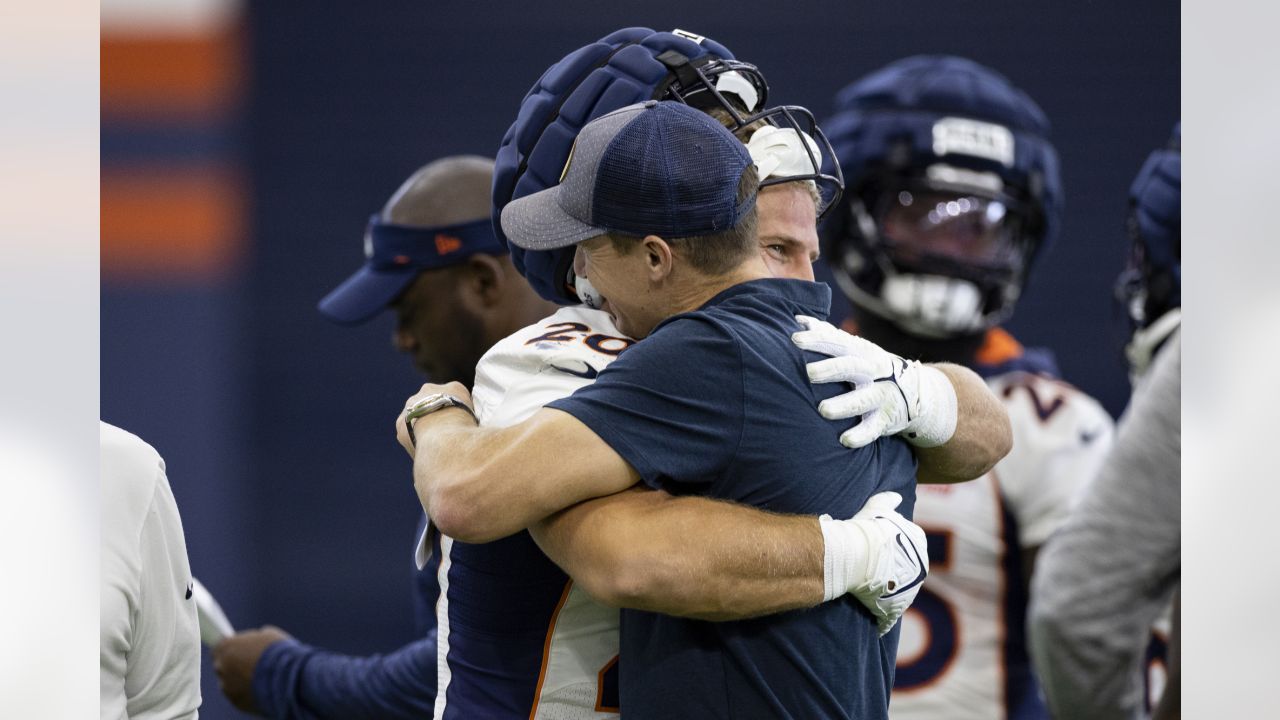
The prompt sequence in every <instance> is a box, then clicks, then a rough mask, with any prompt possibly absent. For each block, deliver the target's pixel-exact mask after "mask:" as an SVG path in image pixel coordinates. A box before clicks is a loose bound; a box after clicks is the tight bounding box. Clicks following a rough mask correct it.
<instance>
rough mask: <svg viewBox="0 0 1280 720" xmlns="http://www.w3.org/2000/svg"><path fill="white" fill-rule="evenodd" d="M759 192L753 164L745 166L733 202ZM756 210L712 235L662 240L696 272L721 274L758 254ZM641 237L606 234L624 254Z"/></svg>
mask: <svg viewBox="0 0 1280 720" xmlns="http://www.w3.org/2000/svg"><path fill="white" fill-rule="evenodd" d="M759 189H760V180H759V178H758V177H757V175H756V168H755V166H754V165H748V166H747V168H746V170H744V171H743V172H742V177H741V178H740V179H739V180H738V195H737V202H738V203H739V204H741V203H742V202H744V201H746V200H747V199H748V198H750V197H751V196H752V195H755V194H756V193H757V192H758V191H759ZM756 226H757V217H756V207H755V205H754V204H753V205H752V206H751V209H750V210H749V211H747V213H746V214H744V215H743V216H742V219H741V220H739V221H738V224H737V225H735V226H733V227H732V228H729V229H728V230H725V231H724V232H720V233H715V234H713V235H696V236H690V237H682V238H663V240H665V241H666V242H667V244H668V245H670V246H671V249H672V250H674V251H675V252H676V253H677V254H679V255H680V256H681V257H683V258H684V259H685V260H686V261H688V263H689V264H690V265H692V266H693V267H694V268H695V269H696V270H698V272H701V273H703V274H706V275H723V274H725V273H727V272H729V271H730V270H733V269H734V268H736V267H738V266H739V265H741V264H742V262H743V261H744V260H746V259H747V258H749V257H751V256H752V255H754V254H756V253H758V252H760V248H759V246H758V245H757V240H756ZM644 237H645V236H641V235H624V234H621V233H609V234H608V238H609V240H610V242H612V244H613V248H614V249H615V250H617V251H618V252H619V253H621V254H623V255H625V254H627V253H630V252H631V251H632V250H633V249H635V247H636V246H638V245H639V244H640V242H641V241H642V240H644Z"/></svg>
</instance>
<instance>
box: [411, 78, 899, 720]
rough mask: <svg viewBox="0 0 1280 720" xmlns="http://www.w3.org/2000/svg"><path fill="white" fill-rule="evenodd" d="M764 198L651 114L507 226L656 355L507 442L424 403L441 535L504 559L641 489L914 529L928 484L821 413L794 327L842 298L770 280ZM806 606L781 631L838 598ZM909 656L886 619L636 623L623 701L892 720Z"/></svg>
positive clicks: (634, 361)
mask: <svg viewBox="0 0 1280 720" xmlns="http://www.w3.org/2000/svg"><path fill="white" fill-rule="evenodd" d="M756 186H757V179H756V174H755V170H754V168H753V167H752V165H751V158H750V156H749V155H748V154H747V151H746V148H745V147H744V146H743V145H742V144H741V143H740V142H738V141H737V140H736V139H735V138H734V137H733V136H732V135H731V134H730V133H729V132H728V131H727V130H725V129H724V128H723V127H722V126H720V125H719V124H718V123H716V122H715V121H713V120H711V119H710V118H708V117H707V116H706V115H705V114H703V113H701V112H699V111H697V110H693V109H691V108H689V107H687V106H683V105H679V104H675V103H652V102H651V103H646V104H644V105H637V106H630V107H628V108H625V109H623V110H620V111H617V112H615V113H611V114H609V115H606V116H604V117H602V118H601V119H599V120H596V121H594V122H592V123H590V124H588V125H587V127H585V128H584V129H583V130H582V132H581V133H580V134H579V136H578V140H577V144H576V147H575V151H574V153H573V154H572V156H571V159H570V161H569V163H568V165H567V167H566V168H565V173H564V176H563V179H562V182H561V183H560V185H559V186H557V187H554V188H551V189H549V190H546V191H543V192H539V193H535V194H533V195H530V196H527V197H525V198H522V199H519V200H516V201H514V202H512V203H511V204H510V205H508V206H507V208H506V209H505V210H504V213H503V217H502V220H503V229H504V231H505V232H506V234H507V235H508V237H509V238H511V240H512V241H513V242H514V243H515V244H517V245H518V246H521V247H525V248H532V249H549V248H555V247H565V246H569V245H575V244H576V245H577V246H578V252H577V259H576V263H575V264H576V270H577V274H578V275H580V276H584V277H585V278H587V279H588V280H589V281H590V283H591V284H592V285H593V286H594V288H595V290H596V291H597V294H598V295H599V296H600V297H601V306H602V307H603V308H605V309H606V310H608V311H609V313H610V314H611V315H612V316H613V318H614V319H615V321H616V324H617V326H618V329H619V330H621V331H622V332H623V333H626V334H627V335H630V336H632V337H634V338H644V337H648V339H647V340H646V342H643V343H640V344H637V345H635V346H634V347H631V348H630V349H628V350H627V352H626V354H625V355H622V356H621V357H618V359H617V360H614V361H613V362H612V363H611V364H609V365H608V367H607V368H606V369H604V370H603V371H600V372H599V377H598V380H597V381H596V382H595V384H593V385H590V386H588V387H585V388H583V389H581V390H579V391H578V392H577V393H575V394H574V395H573V396H571V397H569V398H566V399H563V400H559V401H556V402H553V403H551V404H550V405H549V406H547V408H544V409H542V410H539V411H538V412H536V413H535V414H534V415H533V416H532V417H531V418H530V419H529V420H527V421H525V422H522V423H519V424H516V425H513V426H510V427H507V428H481V429H477V428H475V425H474V421H473V420H472V418H471V417H470V415H469V414H467V413H463V412H452V411H449V409H450V408H454V407H459V406H461V407H463V408H465V407H466V404H467V401H468V400H469V397H468V395H467V393H466V390H465V388H463V387H462V386H461V385H459V384H451V385H448V386H445V387H443V388H441V387H439V386H430V385H428V386H424V388H423V390H422V391H421V392H420V393H419V394H418V395H417V396H415V397H413V398H411V399H410V406H411V409H412V411H413V412H411V413H409V414H408V415H407V416H406V419H405V420H404V422H399V423H398V424H397V431H398V433H399V436H400V440H401V442H402V443H403V444H404V445H405V447H406V449H408V450H409V451H410V452H411V453H414V454H415V467H414V475H415V484H416V485H417V487H418V491H419V497H420V499H421V500H422V501H423V505H424V507H425V508H426V509H427V510H428V513H429V514H430V516H431V518H432V520H433V522H434V523H436V525H437V526H438V527H439V529H440V530H441V531H442V532H443V533H445V534H446V535H450V536H453V537H455V538H458V539H459V540H463V541H470V542H484V541H489V540H494V539H497V538H502V537H505V536H507V535H509V534H511V533H513V532H516V531H518V530H521V529H523V528H525V527H528V526H530V525H531V524H532V523H535V522H538V521H540V520H541V519H543V518H545V517H546V516H548V515H550V514H552V513H554V512H556V511H558V510H560V509H562V508H565V507H568V506H570V505H572V504H574V503H577V502H580V501H582V500H586V499H589V498H594V497H601V496H607V495H611V494H614V493H617V492H620V491H623V490H626V489H628V488H631V487H633V486H635V485H636V484H637V483H638V482H640V481H643V482H644V483H645V485H648V486H650V487H653V488H659V489H663V490H666V491H669V492H672V493H677V494H688V493H693V494H701V495H707V496H710V497H714V498H720V499H725V500H733V501H737V502H742V503H746V504H751V505H755V506H757V507H762V508H767V509H769V510H772V511H775V512H781V513H805V514H817V513H830V514H831V515H835V516H837V517H848V516H850V515H852V514H853V513H854V512H855V511H856V510H857V509H858V508H859V507H861V506H862V505H863V504H864V503H865V502H866V501H867V500H868V498H870V497H871V495H873V494H874V493H877V492H880V491H896V492H898V493H900V494H901V495H902V496H903V497H904V498H905V499H906V500H905V505H904V510H905V512H906V513H907V514H909V513H910V508H911V505H912V504H913V501H914V483H915V463H914V460H913V458H912V455H911V452H910V450H909V448H908V446H907V445H906V444H905V442H904V441H902V440H899V439H896V438H881V439H879V440H877V441H875V442H873V443H871V444H869V445H867V446H866V447H864V448H861V449H859V450H855V451H850V450H849V449H847V448H845V447H844V446H843V445H841V443H840V434H841V432H842V430H843V428H841V427H839V426H838V425H837V424H836V423H834V422H832V421H828V420H825V419H824V418H823V417H822V416H821V415H820V414H819V412H818V410H817V404H818V401H819V400H820V399H822V398H825V397H830V396H833V395H835V394H836V393H837V392H839V390H838V389H836V388H833V387H831V386H830V385H810V383H809V378H808V376H807V374H806V370H805V363H806V360H807V359H808V357H809V356H807V355H806V354H805V353H804V352H802V351H800V350H799V349H798V348H797V347H796V346H795V345H794V344H792V341H791V335H792V334H793V333H794V332H796V331H799V330H801V329H802V326H801V325H800V324H799V323H798V322H797V320H796V318H795V316H796V315H810V316H818V317H821V316H825V314H826V312H827V309H828V305H829V301H830V291H829V290H828V289H827V288H826V287H825V286H822V285H818V284H814V283H807V282H803V281H791V280H775V279H772V278H771V275H770V273H769V270H768V268H767V267H766V266H765V264H764V262H763V261H762V259H761V258H760V255H759V252H758V245H757V240H756V236H755V198H756ZM538 340H543V341H546V342H548V343H552V342H555V341H557V338H556V337H555V335H554V333H549V334H548V335H547V336H545V337H542V338H538ZM608 340H610V339H609V338H604V339H596V343H597V344H599V345H601V346H602V347H608V346H607V345H604V343H605V342H607V341H608ZM583 341H584V342H587V343H590V342H591V338H584V339H583ZM568 370H569V371H573V370H577V371H579V372H581V371H583V370H582V369H581V368H577V367H576V366H574V367H571V368H568ZM442 391H443V392H442ZM415 433H416V435H417V437H418V439H419V440H420V442H419V443H418V445H417V447H416V449H415V448H414V440H413V435H414V434H415ZM815 530H817V528H815ZM762 532H763V528H762ZM821 533H822V535H823V538H824V540H826V542H827V545H828V547H830V546H831V545H834V544H838V543H839V537H838V533H836V532H835V531H834V530H833V526H832V523H831V521H830V519H829V518H824V519H823V520H822V522H821ZM904 539H906V538H905V536H904ZM646 540H647V539H645V538H637V539H636V541H637V542H641V543H643V542H645V541H646ZM766 550H767V549H762V552H765V551H766ZM803 562H812V563H816V564H819V565H823V566H824V567H823V568H821V569H822V570H825V571H827V572H828V573H830V572H836V571H838V569H837V568H831V567H826V566H825V564H824V563H823V560H822V559H818V558H809V559H807V560H806V561H803ZM689 581H690V582H696V581H697V578H690V579H689ZM783 584H784V585H785V583H783ZM911 584H913V585H914V584H915V583H911ZM791 585H793V586H796V585H802V583H796V582H794V581H793V582H792V583H791ZM908 589H909V588H906V587H904V588H902V590H904V591H905V590H908ZM567 592H568V588H566V593H567ZM842 592H843V591H842ZM828 594H829V593H828ZM783 595H785V597H783ZM800 595H802V594H786V593H782V592H780V593H779V599H778V603H777V606H776V607H775V608H773V610H778V611H782V610H789V609H795V608H802V607H809V606H812V605H815V604H816V603H818V602H819V601H821V600H823V599H824V597H822V595H823V589H822V588H819V589H818V592H817V593H816V595H817V596H816V597H815V596H813V595H812V594H810V595H809V596H806V597H801V596H800ZM566 597H567V595H566ZM826 599H830V598H826ZM562 603H563V600H562ZM559 611H560V609H559V608H557V613H559ZM552 630H554V622H553V628H552ZM547 637H548V642H550V641H551V638H552V631H551V630H549V631H548V634H547ZM882 642H883V643H885V644H884V645H882ZM895 645H896V633H890V634H889V635H888V636H886V638H885V639H884V640H883V641H881V640H879V639H878V631H877V623H876V620H875V618H874V617H873V616H872V615H871V613H869V612H868V611H867V610H866V609H865V608H864V607H863V606H862V605H860V604H859V603H858V601H856V600H855V599H853V598H850V597H847V596H845V597H839V598H838V599H836V600H834V601H833V602H828V603H826V604H823V605H821V606H819V607H817V608H814V609H811V610H808V611H805V612H784V613H782V614H778V615H774V616H771V617H768V618H765V619H760V620H737V621H732V622H722V623H706V622H701V621H697V620H688V619H681V618H675V617H670V616H663V615H658V614H655V613H650V612H642V611H629V610H624V611H623V620H622V658H621V662H620V663H619V665H620V667H621V689H622V699H623V702H624V703H625V704H626V708H627V714H628V716H636V717H674V716H698V717H750V716H760V717H829V716H841V717H844V716H852V717H883V716H884V715H885V712H886V708H887V704H888V689H889V685H890V682H891V674H892V658H893V652H894V646H895ZM602 674H603V673H602ZM539 684H540V685H541V679H540V680H539ZM439 709H440V705H439V704H437V710H439Z"/></svg>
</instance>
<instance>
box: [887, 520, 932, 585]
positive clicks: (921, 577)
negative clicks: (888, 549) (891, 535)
mask: <svg viewBox="0 0 1280 720" xmlns="http://www.w3.org/2000/svg"><path fill="white" fill-rule="evenodd" d="M895 540H897V542H898V547H900V548H902V552H904V553H906V554H908V555H910V554H911V553H910V552H908V551H907V546H906V545H903V544H902V533H898V537H897V538H895ZM908 542H910V541H908ZM911 552H914V553H915V555H916V562H917V563H918V564H919V565H920V574H919V575H916V579H915V580H912V581H911V582H909V583H907V584H906V585H903V586H902V587H900V588H898V589H897V590H895V591H893V592H891V593H889V594H888V595H881V596H880V597H881V598H891V597H894V596H895V595H901V594H902V593H904V592H906V591H908V590H910V589H911V588H913V587H915V586H917V585H919V584H920V583H922V582H924V579H925V578H926V577H927V576H928V575H929V573H928V571H926V570H925V569H924V560H923V559H921V557H920V551H919V550H917V549H916V544H915V543H911Z"/></svg>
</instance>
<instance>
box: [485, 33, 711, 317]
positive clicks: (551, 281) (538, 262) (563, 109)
mask: <svg viewBox="0 0 1280 720" xmlns="http://www.w3.org/2000/svg"><path fill="white" fill-rule="evenodd" d="M667 50H675V51H677V52H679V53H681V54H682V55H684V56H686V57H688V58H689V59H691V60H694V59H697V58H699V57H702V56H703V55H708V54H710V55H714V56H716V57H719V58H722V59H725V60H732V59H734V57H733V54H732V53H730V52H729V50H728V49H727V48H725V47H724V46H723V45H721V44H719V43H717V42H715V41H714V40H710V39H703V40H702V41H701V42H695V41H694V40H691V39H689V38H687V37H683V36H680V35H675V34H673V33H669V32H655V31H654V30H651V29H649V28H640V27H636V28H624V29H622V30H618V31H616V32H613V33H611V34H609V35H606V36H605V37H603V38H601V39H600V40H597V41H596V42H594V43H591V44H590V45H587V46H585V47H581V48H578V49H577V50H574V51H573V52H571V53H569V54H568V55H566V56H565V57H564V58H563V59H561V60H560V61H559V62H557V63H556V64H555V65H552V66H551V67H550V68H548V69H547V71H546V72H545V73H543V74H542V77H540V78H538V81H537V82H536V83H534V85H533V87H532V88H531V89H530V90H529V92H528V94H526V95H525V97H524V100H522V101H521V102H520V110H519V112H518V113H517V114H516V120H515V122H514V123H512V124H511V127H510V128H508V129H507V132H506V134H505V135H504V136H503V138H502V145H501V147H500V148H499V149H498V154H497V158H496V162H495V167H494V175H493V226H494V232H495V233H496V234H497V236H498V239H499V240H500V241H501V242H503V243H504V244H506V245H507V248H508V250H510V251H511V259H512V261H513V263H514V264H515V267H516V269H517V270H519V271H520V273H521V274H523V275H524V276H525V278H527V279H528V280H529V284H530V285H532V286H533V289H534V290H536V291H537V292H538V294H539V295H541V296H542V297H544V298H546V299H548V300H551V301H554V302H557V303H560V304H562V305H564V304H573V303H577V302H578V298H577V295H576V294H574V292H573V288H572V287H571V286H569V284H568V283H567V282H566V278H567V276H568V272H569V269H570V268H571V267H572V264H573V252H574V250H573V248H571V247H570V248H563V249H560V250H555V251H529V250H522V249H520V248H517V247H515V246H514V245H511V244H510V243H507V237H506V235H504V234H503V232H502V224H501V222H500V221H499V219H500V218H501V216H502V209H503V208H504V207H506V205H507V203H509V202H511V201H512V200H514V199H515V198H519V197H524V196H525V195H530V194H532V193H535V192H538V191H539V190H544V189H546V188H548V187H551V186H553V185H555V184H556V183H558V182H559V181H560V174H561V172H562V171H563V170H564V164H565V162H566V160H568V157H569V150H570V149H571V148H572V147H573V142H574V140H575V139H576V138H577V137H578V132H579V131H580V130H581V129H582V126H583V125H586V124H587V123H588V122H591V121H592V120H594V119H596V118H598V117H600V116H601V115H605V114H607V113H610V112H612V111H614V110H617V109H618V108H621V107H625V106H627V105H631V104H634V103H638V102H642V101H644V100H649V99H651V98H654V97H656V96H657V95H658V94H660V93H661V92H662V91H663V90H665V88H666V85H667V67H666V66H665V65H663V64H662V63H661V62H659V61H658V60H657V56H658V55H660V54H662V53H663V52H666V51H667Z"/></svg>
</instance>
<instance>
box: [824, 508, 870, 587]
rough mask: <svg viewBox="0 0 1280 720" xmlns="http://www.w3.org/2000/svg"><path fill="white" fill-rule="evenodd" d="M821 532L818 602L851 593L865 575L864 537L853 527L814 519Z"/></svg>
mask: <svg viewBox="0 0 1280 720" xmlns="http://www.w3.org/2000/svg"><path fill="white" fill-rule="evenodd" d="M818 524H819V526H820V527H821V528H822V543H823V549H822V601H823V602H827V601H829V600H834V599H836V598H838V597H840V596H841V595H844V594H845V593H847V592H849V591H850V590H851V589H853V588H852V587H851V586H852V585H853V584H854V583H857V582H860V581H862V580H863V578H864V577H865V576H866V574H867V548H868V542H867V536H866V533H864V532H863V531H862V529H861V528H859V527H858V525H857V524H856V523H851V522H846V521H842V520H833V519H831V516H830V515H823V516H821V517H819V518H818Z"/></svg>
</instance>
